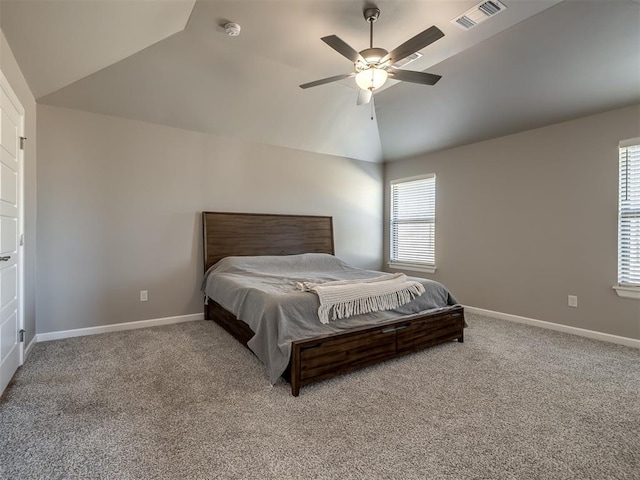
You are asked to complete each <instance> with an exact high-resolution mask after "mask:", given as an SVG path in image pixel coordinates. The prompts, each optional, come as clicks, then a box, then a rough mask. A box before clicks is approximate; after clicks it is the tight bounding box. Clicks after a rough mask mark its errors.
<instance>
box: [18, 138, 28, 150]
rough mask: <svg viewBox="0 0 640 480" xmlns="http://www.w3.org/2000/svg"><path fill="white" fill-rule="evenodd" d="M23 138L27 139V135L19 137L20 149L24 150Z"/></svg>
mask: <svg viewBox="0 0 640 480" xmlns="http://www.w3.org/2000/svg"><path fill="white" fill-rule="evenodd" d="M25 140H27V137H20V150H24V142H25Z"/></svg>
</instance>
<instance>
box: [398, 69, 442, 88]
mask: <svg viewBox="0 0 640 480" xmlns="http://www.w3.org/2000/svg"><path fill="white" fill-rule="evenodd" d="M388 72H389V76H390V77H391V78H392V79H393V80H400V81H402V82H411V83H421V84H422V85H435V84H436V83H438V80H440V79H441V78H442V76H441V75H434V74H433V73H425V72H416V71H413V70H395V69H389V70H388Z"/></svg>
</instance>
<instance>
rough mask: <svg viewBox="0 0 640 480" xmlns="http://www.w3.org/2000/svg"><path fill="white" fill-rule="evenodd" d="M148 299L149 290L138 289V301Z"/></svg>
mask: <svg viewBox="0 0 640 480" xmlns="http://www.w3.org/2000/svg"><path fill="white" fill-rule="evenodd" d="M147 300H149V291H148V290H140V301H141V302H146V301H147Z"/></svg>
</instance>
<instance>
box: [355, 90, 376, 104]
mask: <svg viewBox="0 0 640 480" xmlns="http://www.w3.org/2000/svg"><path fill="white" fill-rule="evenodd" d="M372 96H373V92H372V91H371V90H363V89H361V88H359V89H358V99H357V100H356V105H366V104H368V103H369V102H370V101H371V97H372Z"/></svg>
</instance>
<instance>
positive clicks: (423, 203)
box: [390, 175, 436, 266]
mask: <svg viewBox="0 0 640 480" xmlns="http://www.w3.org/2000/svg"><path fill="white" fill-rule="evenodd" d="M435 250H436V177H435V175H429V176H425V177H420V178H412V179H407V180H398V181H395V182H392V183H391V252H390V257H391V258H390V260H391V262H392V263H407V264H412V265H430V266H434V265H435V261H436V259H435Z"/></svg>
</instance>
